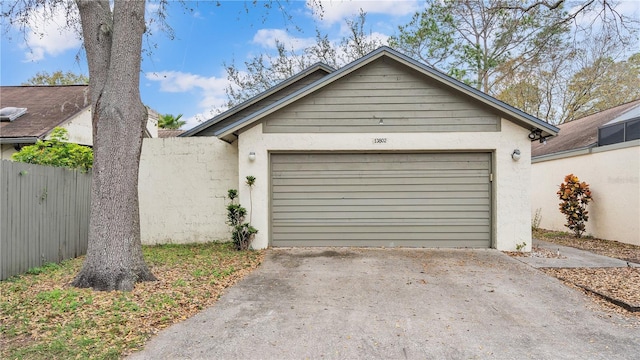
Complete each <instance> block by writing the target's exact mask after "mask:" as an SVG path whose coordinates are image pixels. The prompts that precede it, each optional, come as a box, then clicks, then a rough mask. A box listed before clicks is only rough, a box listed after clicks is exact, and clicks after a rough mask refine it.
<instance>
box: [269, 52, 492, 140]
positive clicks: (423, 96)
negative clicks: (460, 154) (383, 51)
mask: <svg viewBox="0 0 640 360" xmlns="http://www.w3.org/2000/svg"><path fill="white" fill-rule="evenodd" d="M381 121H382V124H381ZM264 131H265V132H266V133H314V132H315V133H355V132H369V133H378V132H451V131H464V132H469V131H499V119H498V116H497V115H496V114H493V113H491V112H489V111H488V110H486V109H485V108H484V107H483V106H482V105H480V103H477V102H474V101H473V100H472V99H470V98H467V97H464V96H463V95H460V94H457V93H453V92H451V91H450V90H448V89H446V88H444V87H442V86H439V85H436V83H435V82H433V80H429V79H428V78H426V77H425V76H424V75H420V74H418V73H417V72H414V71H412V70H409V69H406V68H402V67H399V66H397V64H396V63H395V62H394V61H393V60H391V59H380V60H377V61H376V62H373V63H372V64H370V65H369V66H367V67H366V68H363V69H360V70H357V71H355V72H353V73H352V74H350V75H348V76H346V77H345V78H343V79H340V80H337V81H336V82H335V83H333V84H330V85H328V86H326V87H324V88H322V90H319V91H318V92H316V93H314V94H311V95H309V96H307V97H305V98H303V99H301V100H299V101H297V102H295V103H294V104H292V105H290V106H288V107H286V108H285V109H283V110H280V111H277V112H276V113H274V114H272V115H270V116H269V117H267V119H266V120H265V126H264Z"/></svg>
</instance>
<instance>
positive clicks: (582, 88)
mask: <svg viewBox="0 0 640 360" xmlns="http://www.w3.org/2000/svg"><path fill="white" fill-rule="evenodd" d="M616 4H617V1H612V0H588V1H585V2H583V3H581V4H568V3H567V2H566V1H564V0H557V1H532V0H531V1H530V0H524V1H522V0H518V1H512V0H506V1H505V0H455V1H454V0H444V1H443V0H427V1H426V5H425V8H424V9H423V10H421V11H418V12H416V14H415V15H414V16H413V18H412V20H411V21H410V22H409V23H408V24H405V25H401V26H399V28H398V33H397V34H396V35H394V36H392V37H391V38H390V39H389V44H390V45H391V46H392V47H395V48H396V49H397V50H399V51H402V52H404V53H406V54H407V55H409V56H412V57H414V58H417V59H420V60H421V61H423V62H424V63H426V64H428V65H430V66H432V67H434V68H436V69H438V70H440V71H442V72H444V73H446V74H448V75H450V76H453V77H455V78H457V79H459V80H461V81H463V82H465V83H467V84H469V85H471V86H474V87H476V88H478V89H480V90H482V91H483V92H485V93H488V94H489V95H492V96H495V97H497V98H499V99H501V100H503V101H505V102H507V103H509V104H511V105H513V106H515V107H517V108H520V109H522V110H524V111H526V112H528V113H530V114H532V115H535V116H537V117H539V118H541V119H544V120H546V121H548V122H551V123H562V122H565V121H571V120H573V119H576V118H578V117H581V116H584V115H588V114H589V113H591V112H594V111H597V110H602V109H605V108H610V107H613V106H616V105H619V104H621V103H624V102H627V101H630V100H633V99H634V97H635V98H637V97H638V91H636V89H637V88H638V87H637V86H635V88H634V89H631V90H630V89H627V87H626V85H623V86H620V87H616V86H613V85H612V84H616V83H617V82H621V83H622V84H627V83H634V82H635V83H637V81H638V76H637V72H634V71H635V70H633V69H634V68H633V65H632V64H633V60H632V58H633V57H632V58H629V60H626V61H620V60H621V59H620V58H618V56H620V55H623V54H624V51H621V50H622V49H625V48H629V45H630V44H637V40H638V37H637V30H638V21H637V19H635V20H634V19H631V18H629V17H628V16H627V15H626V14H621V13H619V12H618V11H617V10H616ZM584 18H589V19H590V20H584ZM584 21H586V22H588V23H589V24H590V25H589V26H585V25H583V22H584ZM605 54H606V55H605ZM614 68H615V71H614V70H613V69H614ZM605 88H606V89H605Z"/></svg>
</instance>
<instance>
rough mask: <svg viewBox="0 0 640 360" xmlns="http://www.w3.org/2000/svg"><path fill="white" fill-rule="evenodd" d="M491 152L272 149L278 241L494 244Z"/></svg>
mask: <svg viewBox="0 0 640 360" xmlns="http://www.w3.org/2000/svg"><path fill="white" fill-rule="evenodd" d="M490 157H491V156H490V154H487V153H471V154H470V153H447V154H396V153H384V154H273V155H272V157H271V159H272V160H271V169H272V170H271V171H272V182H271V192H272V212H271V213H272V215H271V216H272V242H273V245H274V246H426V247H489V246H490V245H491V242H490V234H491V231H490V228H491V226H490V223H491V215H490V214H491V209H490V205H491V197H490V185H489V171H490V170H489V169H490V168H491V166H490Z"/></svg>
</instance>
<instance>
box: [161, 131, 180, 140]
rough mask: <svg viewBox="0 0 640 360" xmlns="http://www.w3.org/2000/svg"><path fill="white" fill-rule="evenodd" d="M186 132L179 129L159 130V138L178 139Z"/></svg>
mask: <svg viewBox="0 0 640 360" xmlns="http://www.w3.org/2000/svg"><path fill="white" fill-rule="evenodd" d="M183 132H184V130H178V129H158V137H159V138H161V139H166V138H172V137H177V136H178V135H180V134H182V133H183Z"/></svg>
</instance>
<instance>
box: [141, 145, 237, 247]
mask: <svg viewBox="0 0 640 360" xmlns="http://www.w3.org/2000/svg"><path fill="white" fill-rule="evenodd" d="M236 144H237V143H234V144H228V143H226V142H224V141H221V140H219V139H218V138H215V137H190V138H166V139H157V138H156V139H144V141H143V146H142V155H141V157H140V175H139V184H138V194H139V197H140V229H141V236H142V243H143V244H147V245H150V244H166V243H174V244H183V243H194V242H207V241H213V240H223V241H227V240H229V237H230V232H229V227H228V226H227V225H226V223H225V221H226V210H225V207H226V204H227V200H226V194H227V190H228V189H231V188H234V189H235V188H237V187H238V160H237V159H238V150H237V145H236Z"/></svg>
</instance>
